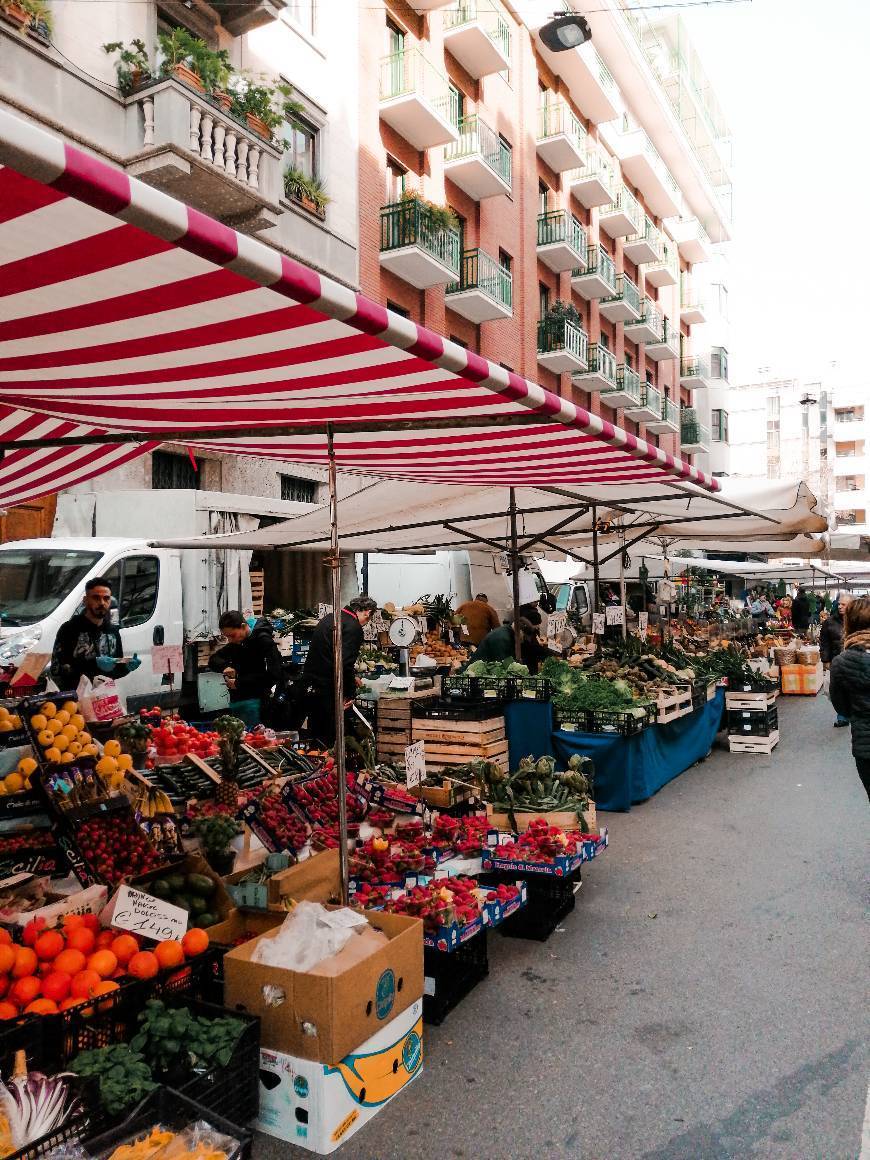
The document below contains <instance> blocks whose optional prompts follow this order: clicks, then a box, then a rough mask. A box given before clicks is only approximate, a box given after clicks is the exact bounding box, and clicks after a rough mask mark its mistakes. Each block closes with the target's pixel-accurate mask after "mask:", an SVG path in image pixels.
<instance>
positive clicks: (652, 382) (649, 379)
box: [646, 371, 655, 387]
mask: <svg viewBox="0 0 870 1160" xmlns="http://www.w3.org/2000/svg"><path fill="white" fill-rule="evenodd" d="M646 385H647V386H648V387H654V386H655V379H654V378H653V373H652V371H647V372H646Z"/></svg>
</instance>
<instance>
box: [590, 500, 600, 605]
mask: <svg viewBox="0 0 870 1160" xmlns="http://www.w3.org/2000/svg"><path fill="white" fill-rule="evenodd" d="M592 583H593V585H594V586H595V592H594V594H593V602H592V607H593V610H594V611H595V612H600V611H601V598H600V592H599V589H598V508H597V507H596V505H595V504H593V505H592Z"/></svg>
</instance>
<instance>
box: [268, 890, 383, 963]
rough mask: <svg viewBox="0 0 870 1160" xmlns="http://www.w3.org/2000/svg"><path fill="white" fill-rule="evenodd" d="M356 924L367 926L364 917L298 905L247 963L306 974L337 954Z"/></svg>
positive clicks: (350, 935)
mask: <svg viewBox="0 0 870 1160" xmlns="http://www.w3.org/2000/svg"><path fill="white" fill-rule="evenodd" d="M360 924H362V926H367V925H368V923H367V922H366V919H365V917H364V915H361V914H358V913H357V912H356V911H353V910H348V909H346V908H345V909H343V910H327V909H326V908H325V907H324V906H321V905H320V903H319V902H305V901H303V902H300V903H299V904H298V905H297V906H296V908H295V909H294V910H293V911H292V912H291V913H290V914H288V915H287V917H286V918H285V919H284V921H283V922H282V924H281V926H280V928H279V930H278V933H277V934H276V935H275V936H274V937H273V938H266V939H263V940H262V941H261V942H260V943H259V944H258V945H257V947H256V948H255V950H254V953H253V954H252V955H251V961H252V962H255V963H264V964H265V965H266V966H269V967H284V968H286V969H287V970H290V971H298V972H300V973H304V972H305V971H310V970H311V968H312V967H315V966H317V964H318V963H321V962H323V960H324V959H328V958H331V957H332V956H333V955H335V954H338V952H339V951H340V950H342V948H343V947H344V946H345V945H346V944H347V942H348V940H349V939H350V938H351V937H352V935H353V932H354V929H355V928H356V927H358V926H359V925H360Z"/></svg>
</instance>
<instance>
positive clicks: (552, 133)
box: [536, 100, 586, 173]
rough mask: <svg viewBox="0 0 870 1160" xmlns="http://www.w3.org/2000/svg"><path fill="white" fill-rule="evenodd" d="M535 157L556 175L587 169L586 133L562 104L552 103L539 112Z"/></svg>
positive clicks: (559, 102) (566, 105)
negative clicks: (536, 153)
mask: <svg viewBox="0 0 870 1160" xmlns="http://www.w3.org/2000/svg"><path fill="white" fill-rule="evenodd" d="M536 148H537V150H538V156H539V157H540V159H541V160H542V161H543V162H544V164H545V165H549V167H550V168H551V169H552V170H553V171H554V172H555V173H567V172H568V171H569V170H572V169H584V168H585V166H586V130H585V129H584V128H583V126H582V125H581V124H580V122H579V121H578V119H577V118H576V117H575V116H574V114H573V113H572V112H571V110H570V108H569V107H568V104H567V102H565V101H559V100H557V101H551V102H550V103H549V104H547V105H542V106H541V108H540V109H539V110H538V136H537V140H536Z"/></svg>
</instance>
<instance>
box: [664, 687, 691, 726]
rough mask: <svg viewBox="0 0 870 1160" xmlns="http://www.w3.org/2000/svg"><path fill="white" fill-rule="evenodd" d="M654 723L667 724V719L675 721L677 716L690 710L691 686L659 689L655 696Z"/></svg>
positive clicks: (684, 714)
mask: <svg viewBox="0 0 870 1160" xmlns="http://www.w3.org/2000/svg"><path fill="white" fill-rule="evenodd" d="M656 705H657V712H656V724H657V725H667V724H668V722H669V721H676V720H677V718H678V717H685V716H686V715H687V714H688V713H691V712H692V687H691V685H687V686H685V687H680V688H678V689H672V690H665V689H659V691H658V695H657V697H656Z"/></svg>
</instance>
